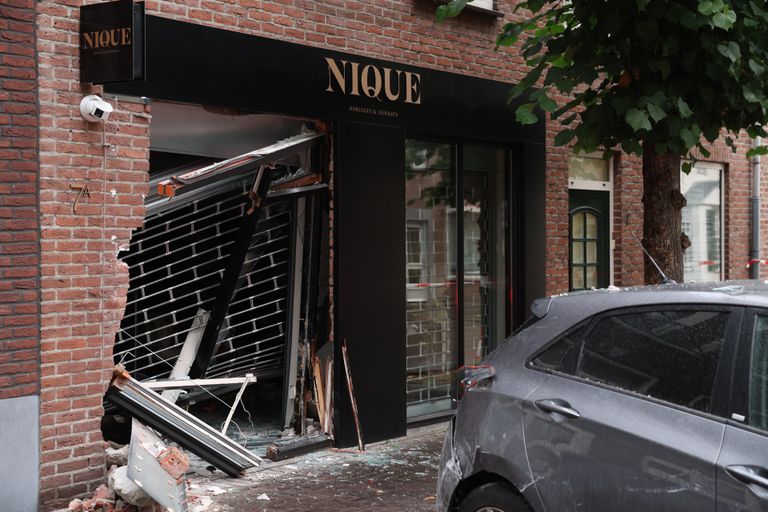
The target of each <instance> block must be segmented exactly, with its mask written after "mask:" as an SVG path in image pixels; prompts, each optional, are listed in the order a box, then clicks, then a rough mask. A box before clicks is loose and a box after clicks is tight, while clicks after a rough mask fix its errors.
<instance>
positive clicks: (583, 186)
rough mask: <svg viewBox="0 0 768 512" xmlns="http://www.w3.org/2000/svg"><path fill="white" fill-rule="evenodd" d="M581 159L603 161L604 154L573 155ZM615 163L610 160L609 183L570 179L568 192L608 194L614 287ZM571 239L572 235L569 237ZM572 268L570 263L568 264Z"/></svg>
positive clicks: (610, 280) (610, 268) (610, 281)
mask: <svg viewBox="0 0 768 512" xmlns="http://www.w3.org/2000/svg"><path fill="white" fill-rule="evenodd" d="M572 156H578V157H581V158H594V159H595V160H603V155H602V153H586V154H583V155H576V154H574V155H572ZM613 162H614V157H611V158H610V159H608V181H597V180H576V179H571V177H570V176H569V177H568V190H597V191H604V192H605V191H607V192H608V231H609V241H608V243H609V246H608V248H609V251H608V284H609V285H611V286H613V262H614V255H613V253H614V250H615V249H616V241H615V240H614V238H613V233H614V231H613V209H614V206H613V182H614V177H613V169H614V167H613ZM569 173H570V165H569ZM568 236H569V237H570V233H569V235H568ZM568 266H569V268H570V261H569V262H568Z"/></svg>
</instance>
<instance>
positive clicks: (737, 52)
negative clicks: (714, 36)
mask: <svg viewBox="0 0 768 512" xmlns="http://www.w3.org/2000/svg"><path fill="white" fill-rule="evenodd" d="M717 51H718V52H720V54H721V55H722V56H723V57H726V58H728V59H730V61H731V62H736V61H737V60H739V59H740V58H741V49H740V48H739V45H738V44H736V43H734V42H733V41H728V42H727V43H720V44H718V45H717Z"/></svg>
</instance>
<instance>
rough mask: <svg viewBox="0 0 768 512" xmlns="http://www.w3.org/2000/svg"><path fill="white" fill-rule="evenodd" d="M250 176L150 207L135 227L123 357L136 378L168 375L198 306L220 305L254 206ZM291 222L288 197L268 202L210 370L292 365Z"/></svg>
mask: <svg viewBox="0 0 768 512" xmlns="http://www.w3.org/2000/svg"><path fill="white" fill-rule="evenodd" d="M248 185H249V182H245V181H244V182H242V183H241V185H240V187H239V188H238V189H235V190H232V188H231V185H229V186H227V187H222V190H221V191H220V192H218V193H217V192H216V191H215V190H213V191H211V193H210V194H208V195H207V196H206V197H203V198H201V199H198V200H195V201H192V202H188V203H185V204H182V205H179V206H177V207H175V208H172V209H162V211H160V212H159V213H154V214H152V213H151V214H150V215H149V216H148V217H147V218H146V219H145V222H144V226H143V227H142V228H141V229H139V230H137V231H136V232H135V233H134V235H133V238H132V239H131V244H130V250H129V252H128V254H127V255H125V256H124V257H123V258H122V259H123V261H124V262H125V263H126V264H127V265H128V267H129V271H130V289H129V292H128V302H127V305H126V310H125V316H124V317H123V320H122V322H121V329H120V331H119V332H118V334H117V337H116V343H115V349H114V356H115V362H122V363H123V364H124V365H125V366H126V368H127V369H128V370H129V371H131V373H132V374H133V375H135V376H136V377H137V378H139V379H148V378H167V377H168V376H169V374H170V371H171V369H172V367H173V365H174V363H175V362H176V359H177V358H178V355H179V353H180V351H181V347H182V345H183V344H184V341H185V339H186V337H187V334H188V333H189V331H191V330H192V328H193V320H194V319H195V317H196V316H197V314H198V310H199V309H203V310H210V309H211V308H212V307H213V303H214V300H215V298H216V293H217V290H218V286H219V284H220V283H221V281H222V278H223V275H224V270H225V266H226V264H227V259H228V256H229V254H230V252H231V250H232V247H233V246H234V243H235V240H236V238H237V236H238V227H239V225H240V220H241V218H242V217H243V215H245V212H246V209H247V208H248V207H249V206H250V201H249V200H248V197H247V186H248ZM291 226H292V222H291V208H290V207H289V202H288V201H284V202H281V203H275V204H271V205H269V206H267V207H264V208H262V209H261V211H260V219H259V222H258V224H257V227H256V230H255V232H254V234H253V237H252V239H251V243H250V246H249V250H248V255H247V257H246V261H245V264H244V265H243V268H242V271H241V274H240V281H239V283H238V288H237V289H236V291H235V294H234V296H233V298H232V300H231V301H230V303H229V307H228V310H227V314H226V318H225V321H224V325H223V326H222V328H221V330H220V332H219V337H218V339H217V342H216V348H215V352H214V356H213V359H212V360H211V362H210V364H209V366H208V371H207V374H206V376H208V377H219V376H230V375H242V374H245V373H247V372H250V373H254V374H256V375H259V376H266V375H278V374H281V373H282V372H283V357H284V347H285V332H286V329H285V328H286V316H287V315H286V307H287V300H288V282H289V275H288V274H289V266H290V265H289V262H290V250H289V247H290V241H291Z"/></svg>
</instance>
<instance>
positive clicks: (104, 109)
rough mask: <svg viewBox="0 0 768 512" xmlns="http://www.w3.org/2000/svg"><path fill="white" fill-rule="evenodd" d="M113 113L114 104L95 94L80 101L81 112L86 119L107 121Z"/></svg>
mask: <svg viewBox="0 0 768 512" xmlns="http://www.w3.org/2000/svg"><path fill="white" fill-rule="evenodd" d="M111 113H112V105H110V104H109V103H107V102H106V101H104V100H103V99H101V97H100V96H97V95H95V94H89V95H88V96H86V97H85V98H83V99H82V100H81V101H80V114H82V116H83V118H84V119H85V120H86V121H91V122H99V121H106V120H107V119H109V114H111Z"/></svg>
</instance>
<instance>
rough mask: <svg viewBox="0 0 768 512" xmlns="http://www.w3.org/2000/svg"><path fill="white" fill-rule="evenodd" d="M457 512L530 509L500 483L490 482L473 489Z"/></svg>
mask: <svg viewBox="0 0 768 512" xmlns="http://www.w3.org/2000/svg"><path fill="white" fill-rule="evenodd" d="M458 512H530V508H528V506H527V505H526V504H525V503H524V502H523V501H522V500H521V499H520V498H519V497H518V496H517V495H516V494H515V493H514V492H513V491H512V489H511V488H510V487H509V486H508V485H506V484H504V483H501V482H491V483H489V484H484V485H481V486H480V487H478V488H476V489H473V490H472V491H471V492H470V493H469V494H467V496H466V498H464V499H463V500H462V501H461V503H459V508H458Z"/></svg>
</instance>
